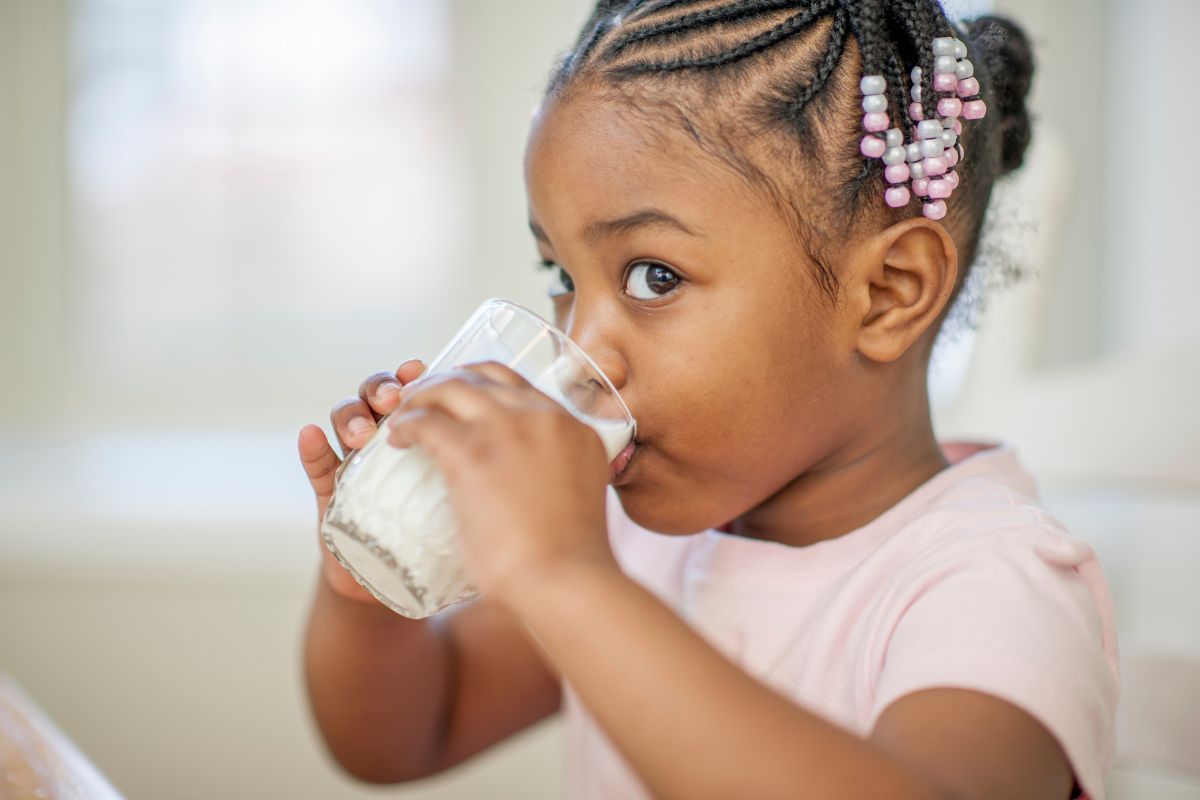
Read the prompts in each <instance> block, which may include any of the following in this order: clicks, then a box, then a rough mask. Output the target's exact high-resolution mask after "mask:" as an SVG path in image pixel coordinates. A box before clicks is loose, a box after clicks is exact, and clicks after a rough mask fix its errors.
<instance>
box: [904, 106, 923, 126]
mask: <svg viewBox="0 0 1200 800" xmlns="http://www.w3.org/2000/svg"><path fill="white" fill-rule="evenodd" d="M908 118H909V119H911V120H912V121H913V122H920V121H921V120H923V119H925V112H924V110H922V108H921V104H920V103H909V104H908Z"/></svg>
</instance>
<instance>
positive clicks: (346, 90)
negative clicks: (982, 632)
mask: <svg viewBox="0 0 1200 800" xmlns="http://www.w3.org/2000/svg"><path fill="white" fill-rule="evenodd" d="M985 5H986V4H979V3H976V4H974V6H972V7H967V6H966V4H964V3H959V4H957V5H956V6H955V8H957V9H958V10H959V12H960V13H964V14H969V13H971V11H972V10H974V9H978V8H982V7H984V6H985ZM590 6H591V3H588V2H584V0H504V2H500V1H499V0H341V1H340V2H337V3H333V2H329V1H328V0H326V1H325V2H321V1H320V0H0V342H2V344H3V346H2V347H0V478H2V480H0V672H4V673H7V674H8V675H9V676H10V677H11V678H12V679H13V680H15V681H16V682H17V683H19V684H20V686H21V687H22V688H23V690H24V691H25V692H26V693H27V695H28V697H30V698H32V700H33V701H35V702H36V704H37V705H38V706H39V707H40V708H41V709H42V710H43V711H44V712H45V713H46V714H47V715H48V717H49V718H51V719H53V721H54V722H55V723H56V724H57V725H58V726H59V727H60V728H61V730H62V731H63V732H64V733H65V734H66V735H67V736H68V737H70V738H71V739H72V740H73V741H74V742H75V743H76V745H78V747H79V749H80V750H81V751H82V752H83V753H84V754H85V755H86V757H87V758H89V759H90V760H91V761H92V762H93V763H94V764H95V765H96V766H97V767H98V768H99V770H100V771H101V772H102V773H104V774H105V775H106V776H107V777H108V779H109V780H110V781H111V782H112V784H113V785H114V786H116V787H117V789H118V790H120V791H121V792H122V793H123V794H125V795H126V796H127V797H129V798H210V797H226V798H242V797H246V798H249V797H288V798H330V797H341V798H356V797H377V796H388V797H397V798H402V797H422V798H477V797H517V796H519V797H524V798H541V797H545V798H553V797H561V796H562V794H563V778H562V770H563V758H564V752H563V743H562V739H561V730H560V723H559V722H558V721H557V720H552V721H548V722H546V723H544V724H542V725H541V726H539V727H537V728H535V729H533V730H530V731H528V732H526V733H525V734H522V735H521V736H519V737H517V738H515V739H513V740H511V741H509V742H507V743H505V744H504V745H501V746H499V747H497V748H495V749H494V750H492V751H490V752H489V753H487V754H485V755H483V756H481V757H479V758H478V759H476V760H475V761H472V762H470V763H469V764H467V765H464V766H462V767H460V768H459V769H458V770H456V771H454V772H452V773H450V774H447V775H444V776H440V777H437V778H434V779H431V780H429V781H426V782H423V783H421V784H418V785H414V786H408V787H401V788H396V789H378V788H371V787H364V786H361V785H358V784H356V783H354V782H353V781H351V780H349V779H347V778H346V777H344V776H343V775H342V774H341V773H340V772H339V771H338V770H337V768H336V767H334V766H333V764H332V762H331V761H330V760H329V758H328V757H327V756H326V755H325V753H324V751H323V749H322V746H321V744H320V741H319V739H318V737H317V734H316V731H315V729H314V727H313V725H312V723H311V721H310V718H309V715H308V710H307V704H306V701H305V698H304V694H303V690H302V675H301V672H300V640H301V631H302V625H303V621H304V615H305V613H306V611H307V604H308V601H309V596H310V592H311V591H312V587H313V582H314V579H315V577H316V569H317V559H318V552H317V549H316V548H317V540H316V519H315V506H314V502H313V499H312V496H311V492H310V490H309V489H308V485H307V482H306V480H305V478H304V474H303V472H302V470H301V467H300V464H299V462H298V459H297V455H296V436H297V433H298V431H299V430H300V428H301V427H302V426H303V425H305V424H306V423H310V422H315V423H318V424H321V425H322V426H323V427H325V429H326V430H327V431H329V432H330V433H331V431H330V428H329V421H328V413H329V409H330V408H331V407H332V405H334V403H335V402H337V401H338V400H339V399H341V398H342V397H343V396H345V395H347V394H351V393H353V392H354V391H355V389H356V387H357V385H358V383H359V381H360V380H361V379H362V378H363V377H364V376H365V375H367V374H368V373H370V372H374V371H377V370H394V369H395V368H396V367H397V366H398V365H399V364H400V363H401V362H402V361H404V360H406V359H408V358H411V357H421V358H425V359H428V358H430V357H431V356H432V355H434V354H435V353H436V351H437V350H438V349H439V348H440V345H441V344H442V343H443V342H444V341H445V340H446V339H447V338H448V337H449V336H450V335H451V334H453V333H454V332H455V331H456V330H457V328H458V326H459V324H460V323H461V322H462V320H464V319H465V318H466V316H467V315H468V314H469V313H470V312H471V311H472V310H474V308H475V307H476V306H478V304H479V303H480V302H481V301H482V300H484V299H486V298H488V297H492V296H504V297H508V298H510V299H513V300H516V301H517V302H520V303H523V304H525V305H527V306H529V307H531V308H533V309H535V310H539V311H541V312H543V313H547V312H549V303H548V301H547V300H546V299H545V290H546V274H545V273H539V272H536V271H535V270H534V269H533V268H532V266H533V264H534V261H535V260H536V251H535V249H534V246H533V242H532V237H531V236H530V235H529V233H528V229H527V224H526V219H527V218H526V207H525V196H524V185H523V178H522V168H521V158H522V152H523V147H524V139H525V135H526V132H527V128H528V124H529V120H530V115H531V113H532V110H533V107H534V105H535V104H536V102H537V101H538V99H539V98H540V94H541V90H542V87H543V84H544V81H545V79H546V76H547V74H548V71H549V69H550V67H551V65H552V63H553V61H554V57H555V56H556V54H557V53H558V52H559V51H560V50H562V49H563V48H565V47H567V46H568V45H569V44H570V43H571V42H572V41H573V37H574V35H575V33H576V31H577V29H578V28H579V26H580V25H581V23H582V21H583V20H584V18H585V17H586V15H587V13H588V11H589V9H590ZM994 9H995V10H997V11H1000V12H1004V13H1008V14H1010V15H1011V16H1013V17H1014V18H1016V19H1017V20H1019V21H1020V22H1021V23H1023V24H1024V25H1025V26H1026V27H1027V29H1028V30H1029V31H1030V33H1031V35H1032V38H1033V39H1034V42H1035V52H1036V53H1037V55H1038V57H1039V61H1040V64H1039V68H1038V71H1037V73H1036V79H1035V83H1034V89H1033V96H1032V106H1033V109H1034V113H1035V117H1036V119H1035V124H1036V126H1037V127H1036V128H1035V135H1034V141H1035V144H1034V146H1033V148H1032V150H1031V152H1030V154H1029V159H1028V162H1027V167H1026V169H1025V170H1023V172H1022V173H1021V174H1020V175H1019V176H1017V177H1016V178H1015V179H1013V180H1011V181H1009V182H1008V184H1007V185H1006V186H1005V187H1004V188H1003V189H1001V190H1000V191H999V192H998V195H997V198H996V206H995V212H994V213H993V215H992V221H991V223H992V224H991V227H990V229H989V233H988V237H989V239H988V242H989V244H988V246H987V248H986V250H987V252H988V254H989V255H988V256H987V262H986V268H985V269H984V270H982V271H981V272H980V273H979V276H980V277H979V283H978V286H977V287H976V288H979V289H981V290H983V291H985V292H987V295H986V296H987V298H988V299H987V302H986V306H985V308H984V311H983V313H982V314H981V315H980V316H979V319H978V326H977V330H976V331H975V332H972V333H967V334H963V335H959V336H955V337H947V338H946V340H945V341H943V342H942V343H940V344H939V349H938V352H937V358H936V362H935V365H934V369H933V373H932V375H931V390H932V396H933V398H934V401H935V406H936V408H935V421H936V425H937V429H938V434H939V437H941V438H943V439H946V438H956V437H965V438H973V439H1006V440H1008V441H1011V442H1012V443H1013V444H1014V445H1015V447H1016V448H1017V451H1018V454H1019V456H1020V457H1021V458H1022V460H1023V461H1024V463H1025V464H1026V466H1027V467H1028V468H1029V469H1030V470H1031V472H1033V474H1034V475H1035V476H1036V477H1037V478H1038V481H1039V485H1040V486H1041V488H1042V491H1043V495H1044V497H1045V500H1046V503H1047V505H1049V506H1050V507H1051V509H1052V510H1054V511H1055V512H1056V513H1057V514H1058V515H1059V516H1060V517H1061V518H1062V519H1063V520H1064V521H1065V522H1066V523H1067V524H1068V526H1069V527H1070V528H1071V529H1072V530H1073V532H1074V533H1075V534H1076V535H1078V536H1080V537H1082V538H1084V539H1086V540H1088V541H1089V542H1091V543H1092V544H1093V546H1094V547H1095V548H1096V549H1097V551H1098V552H1099V553H1100V555H1101V558H1102V560H1103V562H1104V566H1105V569H1106V572H1107V574H1108V576H1109V580H1110V583H1111V586H1112V589H1113V593H1114V596H1115V599H1116V602H1117V607H1118V616H1119V620H1118V621H1119V625H1120V629H1121V647H1122V657H1123V669H1124V671H1125V673H1124V680H1125V694H1124V696H1123V700H1122V718H1121V726H1120V734H1121V736H1120V744H1119V751H1120V752H1119V757H1118V766H1117V769H1116V770H1115V771H1114V772H1113V775H1112V777H1111V779H1110V791H1111V796H1112V797H1114V798H1200V764H1198V763H1197V760H1198V759H1200V751H1198V749H1200V746H1197V745H1196V742H1197V741H1200V731H1197V730H1196V725H1197V723H1196V720H1197V719H1200V700H1198V696H1200V677H1198V676H1200V666H1198V665H1200V614H1197V611H1200V581H1197V580H1195V573H1196V570H1197V568H1198V567H1200V455H1198V453H1200V423H1198V422H1197V416H1196V411H1195V407H1196V401H1195V398H1196V397H1197V395H1198V394H1200V314H1198V313H1197V311H1196V309H1195V304H1196V299H1197V298H1200V269H1198V267H1200V264H1197V257H1196V255H1195V250H1196V248H1195V246H1194V242H1195V230H1196V229H1195V228H1194V227H1192V226H1193V225H1194V224H1195V223H1194V222H1193V219H1194V217H1195V216H1196V214H1197V212H1198V211H1200V205H1198V204H1197V202H1196V200H1195V188H1196V186H1198V185H1200V167H1198V166H1197V164H1198V163H1200V162H1198V160H1197V159H1196V158H1194V157H1192V156H1191V155H1189V154H1188V147H1186V146H1185V147H1182V148H1181V144H1180V143H1181V142H1190V141H1191V140H1192V139H1194V138H1195V137H1194V131H1196V130H1200V106H1197V104H1195V103H1184V102H1180V99H1181V98H1182V99H1186V97H1187V96H1188V90H1187V89H1186V86H1187V84H1188V80H1189V79H1190V78H1191V77H1192V76H1193V75H1194V73H1195V69H1194V65H1193V66H1189V65H1191V64H1192V60H1191V59H1190V55H1191V53H1192V50H1191V48H1192V47H1194V46H1195V43H1194V42H1193V41H1191V37H1193V36H1194V31H1196V30H1200V4H1198V3H1195V2H1194V1H1193V0H1058V1H1057V2H1055V3H1044V2H1040V1H1039V0H1006V1H1004V2H1001V1H1000V0H997V2H995V3H994ZM1168 100H1169V101H1170V102H1168ZM1013 268H1020V269H1023V270H1025V271H1027V272H1028V273H1030V274H1029V275H1028V276H1027V277H1025V278H1024V279H1022V280H1021V281H1020V282H1019V283H1017V284H1016V285H1015V286H1013V287H1011V288H999V285H1000V284H1003V283H1004V282H1005V281H1004V275H1005V274H1006V273H1007V272H1008V271H1010V270H1011V269H1013ZM993 284H995V285H993ZM1189 703H1190V704H1191V705H1190V706H1189V705H1188V704H1189ZM1188 736H1190V737H1191V738H1188Z"/></svg>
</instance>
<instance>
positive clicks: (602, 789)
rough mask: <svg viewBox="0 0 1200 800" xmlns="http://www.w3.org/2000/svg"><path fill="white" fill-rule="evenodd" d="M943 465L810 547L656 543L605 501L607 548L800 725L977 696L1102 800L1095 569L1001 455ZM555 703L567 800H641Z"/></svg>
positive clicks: (1108, 652)
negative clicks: (783, 702)
mask: <svg viewBox="0 0 1200 800" xmlns="http://www.w3.org/2000/svg"><path fill="white" fill-rule="evenodd" d="M942 447H943V451H944V452H945V453H946V457H947V460H948V461H951V462H952V465H951V466H950V467H948V468H947V469H944V470H942V471H941V472H939V473H937V474H936V475H934V476H933V477H932V478H930V479H929V480H928V481H926V482H925V483H924V484H922V485H921V486H919V487H918V488H917V489H915V490H914V491H913V492H912V493H910V494H909V495H907V496H906V497H904V498H903V499H902V500H900V502H898V503H897V504H896V505H894V506H892V507H891V508H890V509H888V510H887V511H885V512H884V513H883V514H881V515H880V516H878V517H876V518H875V519H874V520H872V521H871V522H868V523H867V524H866V525H863V526H862V527H860V528H858V529H856V530H854V531H851V532H850V533H847V534H845V535H843V536H839V537H837V538H835V539H829V540H826V541H822V542H818V543H816V544H813V545H810V546H807V547H791V546H788V545H783V544H779V543H776V542H766V541H760V540H755V539H748V538H745V537H740V536H736V535H733V534H731V533H726V532H723V531H721V530H707V531H704V532H702V533H697V534H692V535H687V536H669V535H664V534H659V533H654V532H652V531H649V530H646V529H645V528H641V527H639V526H638V525H636V524H634V523H633V522H632V521H631V520H630V519H629V517H628V516H626V515H625V513H624V511H623V510H622V508H621V503H620V500H619V498H618V496H617V494H616V491H615V490H614V489H612V488H611V487H610V488H609V492H608V527H609V539H610V541H611V543H612V547H613V552H614V553H615V555H616V557H617V560H618V562H619V563H620V564H621V567H622V568H623V569H624V571H625V572H626V573H627V574H628V575H629V576H630V577H632V578H633V579H634V580H636V581H637V582H638V583H640V584H642V585H643V586H645V587H646V588H647V589H649V590H650V591H651V592H653V593H654V594H655V595H657V596H658V597H659V598H660V599H661V600H662V601H663V602H665V603H666V604H667V605H669V606H670V607H671V608H672V609H674V610H675V612H676V613H678V614H679V615H680V616H681V617H682V618H683V619H684V620H686V621H687V622H688V624H690V625H691V626H692V627H693V628H694V629H695V630H697V631H698V632H699V633H700V634H701V635H702V636H703V637H704V638H705V639H706V640H708V641H709V642H710V643H711V644H712V645H713V646H714V647H716V648H717V649H718V650H720V651H721V652H722V653H724V654H725V655H726V657H728V658H730V659H731V660H733V661H734V662H736V663H737V664H739V665H740V666H741V667H742V668H743V669H744V670H746V671H747V672H748V673H749V674H751V675H753V676H755V677H756V678H757V679H758V680H760V681H762V682H763V683H765V684H767V685H768V686H771V687H773V688H775V689H776V690H778V691H780V692H782V693H784V694H786V695H788V696H790V697H791V698H793V700H794V701H795V702H796V703H797V704H799V705H801V706H803V707H805V708H807V709H809V710H810V711H813V712H815V713H817V714H821V715H823V716H824V717H826V718H827V719H829V720H832V721H833V722H835V723H837V724H839V725H841V726H843V727H844V728H847V729H849V730H850V731H853V732H854V733H856V734H858V735H860V736H863V737H866V736H867V735H868V734H870V732H871V730H872V728H873V726H874V724H875V720H876V719H877V718H878V717H879V715H880V713H882V712H883V710H884V709H885V708H887V706H888V705H889V704H891V703H892V702H893V701H895V700H897V699H899V698H900V697H902V696H903V695H906V694H909V693H911V692H915V691H917V690H920V689H926V688H931V687H938V686H953V687H961V688H968V689H975V690H978V691H982V692H987V693H988V694H992V695H995V696H997V697H1001V698H1003V699H1005V700H1007V701H1009V702H1011V703H1014V704H1015V705H1017V706H1020V707H1021V708H1022V709H1024V710H1025V711H1027V712H1029V713H1030V714H1032V715H1033V716H1034V717H1036V718H1037V719H1038V720H1040V721H1041V722H1042V723H1043V724H1044V725H1045V726H1046V728H1047V729H1048V730H1049V731H1050V732H1051V733H1052V734H1053V735H1054V736H1055V737H1056V738H1057V739H1058V741H1059V742H1060V743H1061V744H1062V746H1063V749H1064V751H1065V752H1066V754H1067V757H1068V758H1069V759H1070V762H1071V766H1072V767H1073V769H1074V771H1075V777H1076V780H1077V782H1078V784H1079V786H1080V787H1082V790H1083V794H1082V797H1085V798H1093V799H1094V800H1103V798H1104V776H1105V774H1106V773H1107V771H1108V768H1109V766H1110V764H1111V761H1112V755H1113V746H1114V735H1113V727H1114V722H1115V716H1116V706H1117V694H1118V673H1117V639H1116V629H1115V626H1114V622H1113V608H1112V600H1111V598H1110V596H1109V591H1108V585H1107V582H1106V581H1105V578H1104V575H1103V573H1102V572H1101V570H1100V564H1099V562H1098V561H1097V560H1096V556H1095V554H1094V552H1093V551H1092V548H1091V547H1090V546H1089V545H1087V544H1086V543H1085V542H1083V541H1081V540H1079V539H1076V538H1073V537H1072V536H1071V535H1070V534H1069V533H1068V532H1067V531H1066V529H1065V528H1064V527H1063V525H1062V524H1061V523H1060V522H1059V521H1058V520H1056V519H1055V518H1054V517H1053V516H1051V515H1050V514H1049V513H1048V512H1047V511H1046V510H1045V509H1044V508H1042V507H1041V505H1040V504H1039V496H1038V491H1037V487H1036V484H1035V482H1034V480H1033V479H1032V478H1031V477H1030V475H1029V474H1028V473H1027V472H1026V471H1025V469H1024V468H1023V467H1022V465H1021V463H1020V462H1019V461H1018V459H1017V457H1016V455H1015V453H1014V452H1013V450H1012V448H1011V446H1010V445H1008V444H1007V443H1000V444H991V445H981V444H972V443H965V442H947V443H944V444H943V445H942ZM563 690H564V704H565V705H564V708H565V714H566V729H567V753H568V763H567V779H568V788H569V791H570V795H569V796H570V797H572V798H574V799H575V800H582V798H605V800H608V799H609V798H621V800H631V799H632V798H644V797H649V796H650V795H649V792H648V791H647V790H646V788H645V786H644V785H643V784H642V783H641V782H640V781H639V780H638V778H637V776H636V775H635V774H634V773H633V771H632V770H631V769H630V768H629V766H628V764H627V763H626V762H625V760H624V759H623V758H622V757H621V756H620V754H619V753H618V752H617V751H616V749H615V748H614V747H613V745H612V743H611V742H610V740H609V739H608V737H607V736H606V735H605V734H604V732H603V731H602V730H601V729H600V728H599V726H598V725H597V724H596V722H595V720H594V719H593V717H592V716H591V714H590V713H588V710H587V709H586V707H585V706H584V705H583V704H582V702H581V700H580V699H579V696H578V695H577V694H576V693H575V692H574V690H573V689H572V688H571V686H570V684H569V683H568V682H567V681H566V680H564V681H563ZM1064 800H1065V798H1064Z"/></svg>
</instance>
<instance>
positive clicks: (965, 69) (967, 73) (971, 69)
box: [954, 58, 975, 81]
mask: <svg viewBox="0 0 1200 800" xmlns="http://www.w3.org/2000/svg"><path fill="white" fill-rule="evenodd" d="M974 75H975V65H974V64H972V63H971V59H969V58H964V59H963V60H962V61H960V62H958V66H956V67H955V68H954V77H956V78H958V79H959V80H960V81H965V80H966V79H967V78H971V77H974Z"/></svg>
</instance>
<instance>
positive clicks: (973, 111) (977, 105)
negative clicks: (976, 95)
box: [962, 100, 987, 119]
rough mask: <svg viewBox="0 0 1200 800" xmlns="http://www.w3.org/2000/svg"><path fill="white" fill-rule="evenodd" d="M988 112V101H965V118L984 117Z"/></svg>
mask: <svg viewBox="0 0 1200 800" xmlns="http://www.w3.org/2000/svg"><path fill="white" fill-rule="evenodd" d="M986 114H987V103H985V102H983V101H982V100H968V101H967V102H965V103H963V113H962V115H963V119H983V117H984V115H986Z"/></svg>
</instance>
